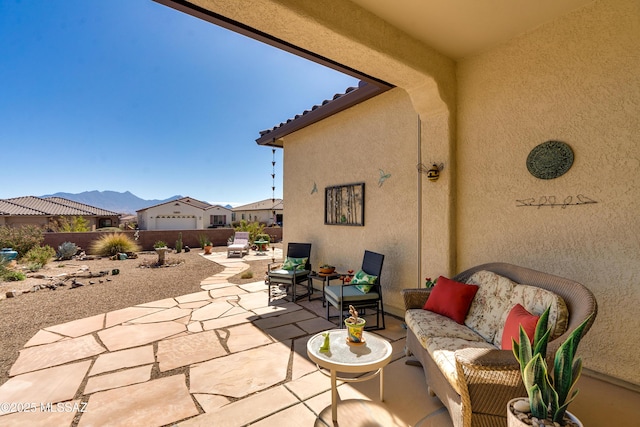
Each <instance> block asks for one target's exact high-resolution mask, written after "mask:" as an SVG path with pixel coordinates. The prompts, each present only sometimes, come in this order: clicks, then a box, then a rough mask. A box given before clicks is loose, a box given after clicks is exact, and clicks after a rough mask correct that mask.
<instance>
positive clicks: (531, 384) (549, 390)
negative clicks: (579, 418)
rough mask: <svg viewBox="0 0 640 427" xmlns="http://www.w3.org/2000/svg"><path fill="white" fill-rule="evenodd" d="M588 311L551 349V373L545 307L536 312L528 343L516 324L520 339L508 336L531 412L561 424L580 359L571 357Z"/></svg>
mask: <svg viewBox="0 0 640 427" xmlns="http://www.w3.org/2000/svg"><path fill="white" fill-rule="evenodd" d="M592 316H593V314H592V315H590V316H589V317H588V318H587V319H585V321H584V322H582V323H581V324H580V325H579V326H578V327H577V328H576V329H575V330H574V331H573V332H572V333H571V335H569V337H568V338H567V340H566V341H565V342H563V343H562V344H561V345H560V347H559V348H558V350H557V351H556V353H555V358H554V366H553V375H551V373H550V371H549V369H548V367H547V362H546V360H545V359H546V354H547V343H548V342H549V337H550V336H551V328H548V327H547V324H548V320H549V308H547V309H546V310H545V311H544V313H543V314H542V315H541V316H540V319H539V320H538V324H537V326H536V330H535V333H534V337H533V343H531V341H530V339H529V337H528V336H527V333H526V332H525V331H524V328H523V327H522V326H520V336H519V339H520V343H518V342H516V340H515V339H513V338H512V346H513V354H514V355H515V357H516V359H517V360H518V363H519V364H520V373H521V375H522V381H523V383H524V386H525V388H526V389H527V394H528V396H529V406H530V409H531V415H532V416H533V417H536V418H538V419H542V420H544V419H547V420H551V421H553V422H556V423H560V424H562V423H563V422H564V421H563V420H564V416H565V413H566V411H567V407H568V406H569V404H570V403H571V402H572V401H573V399H574V398H575V396H576V395H577V394H578V390H573V391H572V389H573V386H574V385H575V384H576V382H577V381H578V378H579V377H580V374H581V373H582V359H580V358H577V359H576V360H575V361H574V358H575V355H576V351H577V350H578V344H579V343H580V339H581V338H582V333H583V331H584V329H585V328H586V326H587V324H588V323H589V321H590V320H591V317H592Z"/></svg>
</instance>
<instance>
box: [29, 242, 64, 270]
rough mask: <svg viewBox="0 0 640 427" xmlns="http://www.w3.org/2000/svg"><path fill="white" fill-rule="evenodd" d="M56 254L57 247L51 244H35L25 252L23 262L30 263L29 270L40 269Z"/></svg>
mask: <svg viewBox="0 0 640 427" xmlns="http://www.w3.org/2000/svg"><path fill="white" fill-rule="evenodd" d="M55 255H56V251H55V249H53V248H52V247H51V246H49V245H45V246H35V247H33V248H31V249H29V252H27V253H26V254H24V256H23V257H22V260H21V261H22V262H25V263H27V264H28V265H29V270H31V271H38V270H40V269H41V268H42V267H44V266H45V265H47V263H48V262H49V261H51V259H52V258H53V257H54V256H55Z"/></svg>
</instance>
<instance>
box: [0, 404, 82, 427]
mask: <svg viewBox="0 0 640 427" xmlns="http://www.w3.org/2000/svg"><path fill="white" fill-rule="evenodd" d="M60 405H61V406H60V407H58V405H52V410H51V411H49V410H47V408H46V405H45V409H44V410H43V411H42V410H40V409H41V408H40V407H37V405H36V407H37V410H36V411H34V412H20V413H13V414H9V415H5V416H3V417H2V418H0V424H2V425H4V426H11V427H51V426H68V425H71V423H72V422H73V418H74V417H75V416H76V412H77V411H73V410H66V409H67V408H72V409H73V408H76V407H77V408H78V409H82V406H83V404H82V403H81V402H80V401H79V400H73V401H70V402H62V403H61V404H60ZM58 409H61V410H60V411H58Z"/></svg>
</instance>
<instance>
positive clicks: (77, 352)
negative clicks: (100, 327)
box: [9, 335, 106, 376]
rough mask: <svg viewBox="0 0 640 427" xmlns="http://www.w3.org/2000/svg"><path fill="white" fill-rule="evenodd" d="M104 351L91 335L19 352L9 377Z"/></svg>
mask: <svg viewBox="0 0 640 427" xmlns="http://www.w3.org/2000/svg"><path fill="white" fill-rule="evenodd" d="M104 351H106V350H105V348H104V347H102V346H101V345H100V344H98V342H97V341H96V339H95V338H94V337H93V336H91V335H85V336H83V337H79V338H72V339H69V340H64V341H58V342H54V343H52V344H45V345H41V346H37V347H28V348H25V349H23V350H20V355H19V356H18V360H16V363H14V364H13V366H12V367H11V370H10V371H9V375H10V376H14V375H19V374H23V373H25V372H32V371H36V370H39V369H43V368H49V367H51V366H58V365H62V364H65V363H68V362H73V361H74V360H80V359H85V358H87V357H91V356H95V355H97V354H100V353H102V352H104Z"/></svg>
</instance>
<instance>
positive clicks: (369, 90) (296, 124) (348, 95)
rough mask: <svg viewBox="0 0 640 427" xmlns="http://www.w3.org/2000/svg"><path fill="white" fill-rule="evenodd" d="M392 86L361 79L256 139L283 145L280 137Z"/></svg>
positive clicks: (259, 142)
mask: <svg viewBox="0 0 640 427" xmlns="http://www.w3.org/2000/svg"><path fill="white" fill-rule="evenodd" d="M391 88H392V86H389V85H375V84H372V83H367V82H365V81H361V82H360V83H358V87H350V88H347V90H346V91H345V92H344V93H337V94H335V95H334V96H333V98H332V99H326V100H324V101H323V102H322V103H321V104H320V105H314V106H313V107H312V108H311V109H310V110H305V111H304V112H303V113H302V114H298V115H296V116H295V117H294V118H291V119H289V120H287V121H286V122H283V123H280V124H279V125H277V126H275V127H273V128H272V129H267V130H263V131H260V138H258V139H256V142H257V143H258V144H259V145H270V146H274V147H282V142H281V141H280V142H279V141H278V139H279V138H283V137H285V136H287V135H289V134H291V133H293V132H295V131H297V130H300V129H302V128H304V127H306V126H309V125H311V124H313V123H316V122H319V121H321V120H324V119H325V118H327V117H329V116H332V115H334V114H336V113H339V112H340V111H342V110H346V109H347V108H350V107H353V106H354V105H356V104H359V103H361V102H363V101H366V100H367V99H369V98H372V97H374V96H376V95H378V94H380V93H382V92H385V91H387V90H389V89H391Z"/></svg>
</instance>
